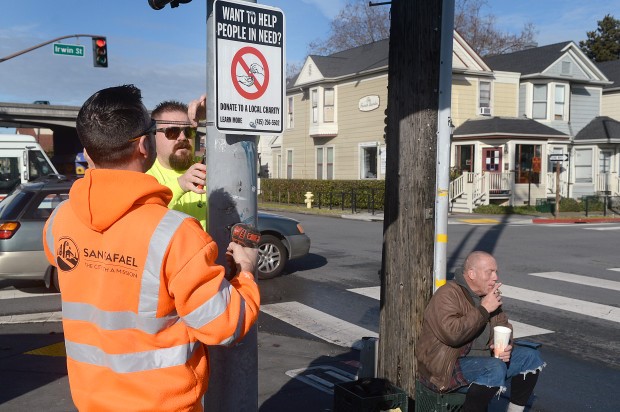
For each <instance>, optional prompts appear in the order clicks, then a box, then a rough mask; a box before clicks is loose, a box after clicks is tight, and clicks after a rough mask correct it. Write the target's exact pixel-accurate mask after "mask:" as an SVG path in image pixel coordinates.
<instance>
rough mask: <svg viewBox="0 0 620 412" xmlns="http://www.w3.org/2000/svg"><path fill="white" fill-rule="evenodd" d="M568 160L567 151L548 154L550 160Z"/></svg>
mask: <svg viewBox="0 0 620 412" xmlns="http://www.w3.org/2000/svg"><path fill="white" fill-rule="evenodd" d="M567 160H568V154H567V153H552V154H550V155H549V161H550V162H566V161H567Z"/></svg>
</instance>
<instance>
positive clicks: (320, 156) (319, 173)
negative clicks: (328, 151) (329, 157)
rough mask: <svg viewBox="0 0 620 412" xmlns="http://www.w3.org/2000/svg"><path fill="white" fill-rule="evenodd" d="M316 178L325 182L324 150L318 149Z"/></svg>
mask: <svg viewBox="0 0 620 412" xmlns="http://www.w3.org/2000/svg"><path fill="white" fill-rule="evenodd" d="M316 178H317V180H323V148H322V147H317V149H316Z"/></svg>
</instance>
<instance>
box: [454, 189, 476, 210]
mask: <svg viewBox="0 0 620 412" xmlns="http://www.w3.org/2000/svg"><path fill="white" fill-rule="evenodd" d="M469 196H471V195H470V194H469V193H467V192H465V193H463V194H462V195H461V196H459V197H457V198H455V199H452V201H451V202H450V213H472V212H473V208H475V207H477V206H480V205H481V204H483V203H484V196H483V197H482V198H481V199H478V201H476V202H475V203H474V204H473V205H472V208H470V207H469V203H470V202H469Z"/></svg>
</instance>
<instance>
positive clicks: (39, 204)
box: [0, 175, 310, 290]
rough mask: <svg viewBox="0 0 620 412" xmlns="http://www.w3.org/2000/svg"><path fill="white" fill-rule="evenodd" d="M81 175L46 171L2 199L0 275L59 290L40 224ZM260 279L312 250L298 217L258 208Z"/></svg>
mask: <svg viewBox="0 0 620 412" xmlns="http://www.w3.org/2000/svg"><path fill="white" fill-rule="evenodd" d="M78 178H79V177H66V176H62V175H50V176H47V177H46V178H44V179H42V180H40V181H36V182H32V183H26V184H23V185H21V186H19V187H18V188H16V189H15V190H14V191H13V192H12V193H11V194H10V195H9V196H7V197H6V198H5V199H3V200H2V201H0V279H2V278H19V279H43V280H44V281H45V284H46V285H47V287H49V288H52V289H56V290H58V274H57V273H56V269H55V268H54V267H53V266H50V264H49V263H48V261H47V259H46V257H45V252H44V251H43V238H42V233H43V226H44V225H45V221H46V220H47V218H48V217H49V216H50V215H51V213H52V211H53V210H54V209H55V208H56V206H58V205H59V204H60V202H62V201H63V200H65V199H68V198H69V190H70V189H71V185H72V184H73V182H74V181H75V180H76V179H78ZM258 230H259V231H260V232H261V240H260V243H259V264H258V277H259V279H271V278H273V277H276V276H278V275H280V274H281V273H282V271H283V270H284V266H285V265H286V262H288V261H289V259H295V258H299V257H302V256H304V255H306V254H307V253H308V251H309V250H310V238H309V237H308V236H307V235H306V234H305V233H304V230H303V228H302V226H301V225H300V224H299V222H298V221H296V220H294V219H290V218H287V217H284V216H278V215H273V214H266V213H258Z"/></svg>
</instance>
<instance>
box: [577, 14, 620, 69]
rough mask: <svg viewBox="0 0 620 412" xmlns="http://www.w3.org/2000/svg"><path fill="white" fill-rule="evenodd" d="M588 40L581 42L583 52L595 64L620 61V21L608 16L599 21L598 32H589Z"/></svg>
mask: <svg viewBox="0 0 620 412" xmlns="http://www.w3.org/2000/svg"><path fill="white" fill-rule="evenodd" d="M587 35H588V39H587V40H585V41H580V42H579V47H580V48H581V50H582V51H583V52H584V53H585V54H586V55H587V56H588V57H589V58H591V59H592V60H594V61H595V62H606V61H610V60H618V59H620V20H617V19H615V18H614V17H613V16H611V15H609V14H607V15H606V16H605V17H604V18H603V20H599V21H598V28H597V29H596V31H589V32H587Z"/></svg>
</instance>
